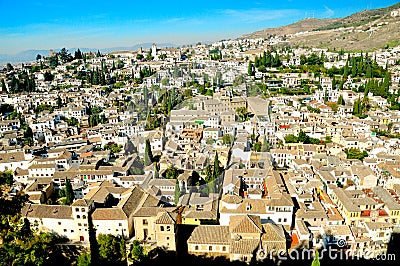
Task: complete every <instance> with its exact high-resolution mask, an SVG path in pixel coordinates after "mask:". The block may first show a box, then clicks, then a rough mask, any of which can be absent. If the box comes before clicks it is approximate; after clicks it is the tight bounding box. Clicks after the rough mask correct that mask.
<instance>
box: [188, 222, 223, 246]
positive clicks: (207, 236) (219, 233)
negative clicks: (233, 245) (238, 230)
mask: <svg viewBox="0 0 400 266" xmlns="http://www.w3.org/2000/svg"><path fill="white" fill-rule="evenodd" d="M229 242H230V236H229V227H228V226H221V225H199V226H197V227H196V228H195V229H194V230H193V232H192V235H191V236H190V237H189V239H188V241H187V243H188V244H225V245H228V244H229Z"/></svg>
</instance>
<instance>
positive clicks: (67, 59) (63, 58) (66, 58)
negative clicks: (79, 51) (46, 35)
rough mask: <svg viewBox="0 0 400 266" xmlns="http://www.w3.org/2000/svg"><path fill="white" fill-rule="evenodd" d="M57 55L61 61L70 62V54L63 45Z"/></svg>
mask: <svg viewBox="0 0 400 266" xmlns="http://www.w3.org/2000/svg"><path fill="white" fill-rule="evenodd" d="M58 56H59V57H60V60H61V61H62V62H63V63H66V62H71V61H72V59H73V58H72V55H71V54H70V53H68V50H67V49H65V47H64V48H62V49H61V50H60V52H59V53H58Z"/></svg>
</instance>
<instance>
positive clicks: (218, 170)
mask: <svg viewBox="0 0 400 266" xmlns="http://www.w3.org/2000/svg"><path fill="white" fill-rule="evenodd" d="M221 173H222V170H221V167H220V166H219V160H218V152H215V156H214V176H215V177H218V176H219V175H220V174H221Z"/></svg>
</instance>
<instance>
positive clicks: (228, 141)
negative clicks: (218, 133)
mask: <svg viewBox="0 0 400 266" xmlns="http://www.w3.org/2000/svg"><path fill="white" fill-rule="evenodd" d="M222 143H223V144H224V145H228V146H230V145H231V144H232V135H231V134H225V135H223V136H222Z"/></svg>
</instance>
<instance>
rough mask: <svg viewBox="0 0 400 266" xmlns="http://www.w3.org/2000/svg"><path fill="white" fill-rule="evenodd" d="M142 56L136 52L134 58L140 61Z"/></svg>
mask: <svg viewBox="0 0 400 266" xmlns="http://www.w3.org/2000/svg"><path fill="white" fill-rule="evenodd" d="M143 58H144V56H143V55H142V54H137V55H136V60H139V61H141V60H142V59H143Z"/></svg>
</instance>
